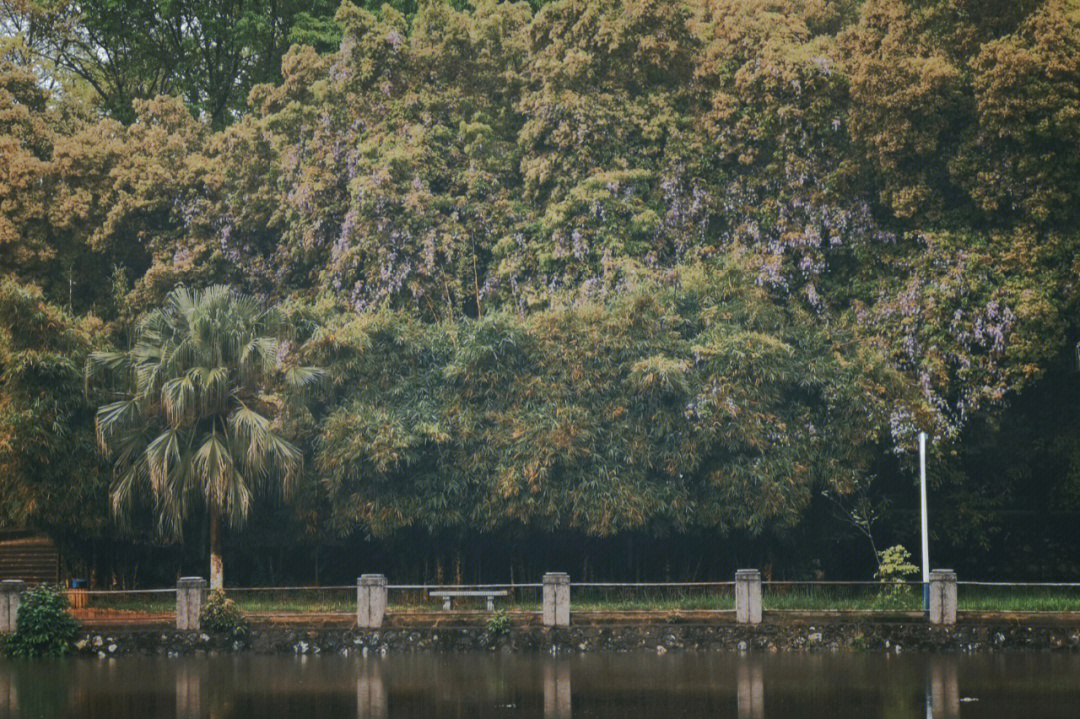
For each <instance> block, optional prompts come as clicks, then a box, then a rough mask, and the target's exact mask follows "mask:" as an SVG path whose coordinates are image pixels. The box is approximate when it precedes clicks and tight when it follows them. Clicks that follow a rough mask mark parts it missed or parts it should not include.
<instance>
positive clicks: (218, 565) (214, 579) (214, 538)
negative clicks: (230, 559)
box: [210, 506, 225, 591]
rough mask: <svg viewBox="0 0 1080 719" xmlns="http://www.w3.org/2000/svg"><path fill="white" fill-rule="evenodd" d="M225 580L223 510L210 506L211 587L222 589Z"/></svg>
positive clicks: (212, 588)
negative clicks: (222, 532) (222, 559)
mask: <svg viewBox="0 0 1080 719" xmlns="http://www.w3.org/2000/svg"><path fill="white" fill-rule="evenodd" d="M224 581H225V568H224V564H223V563H222V561H221V511H220V510H219V509H218V508H217V507H215V506H211V507H210V589H211V591H212V590H214V589H221V588H222V587H223V586H224Z"/></svg>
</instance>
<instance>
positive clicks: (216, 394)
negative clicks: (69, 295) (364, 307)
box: [86, 285, 322, 589]
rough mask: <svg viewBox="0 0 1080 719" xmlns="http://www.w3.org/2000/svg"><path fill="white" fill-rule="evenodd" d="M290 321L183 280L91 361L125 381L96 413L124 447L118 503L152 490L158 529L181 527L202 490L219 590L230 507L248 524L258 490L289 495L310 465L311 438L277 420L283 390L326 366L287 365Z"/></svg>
mask: <svg viewBox="0 0 1080 719" xmlns="http://www.w3.org/2000/svg"><path fill="white" fill-rule="evenodd" d="M287 330H288V323H287V322H286V319H285V316H284V315H283V313H282V312H280V311H279V310H278V309H277V308H270V309H263V308H262V307H260V305H259V303H258V302H257V301H256V300H255V299H254V298H252V297H250V296H247V295H243V294H239V293H237V292H234V291H233V290H231V289H230V288H228V287H225V286H220V285H217V286H213V287H209V288H207V289H205V290H189V289H186V288H184V287H178V288H176V289H174V290H173V291H172V292H171V293H169V296H168V298H167V299H166V302H165V304H164V306H162V307H161V308H159V309H156V310H153V311H151V312H149V313H148V314H146V315H145V316H144V317H143V318H142V319H141V320H140V322H139V323H138V325H137V326H136V329H135V337H134V342H133V346H132V348H131V349H130V350H128V351H126V352H95V353H93V354H92V355H91V356H90V358H89V360H88V362H87V368H86V370H87V380H88V381H89V380H90V379H91V378H93V377H96V376H99V375H107V376H109V377H112V378H114V379H117V380H119V382H120V384H121V389H122V391H121V393H120V394H119V396H118V398H117V399H116V401H114V402H110V403H109V404H106V405H103V406H102V407H100V408H99V409H98V412H97V418H96V422H95V424H96V428H97V437H98V441H99V443H100V444H101V446H102V448H103V450H104V451H105V452H106V453H108V454H110V455H112V456H114V457H115V458H116V466H115V475H114V479H113V483H112V486H111V488H110V500H111V506H112V510H113V512H114V514H115V515H116V516H117V517H119V518H123V517H125V516H127V515H128V514H129V513H130V509H131V506H132V503H133V499H134V497H135V496H136V495H137V494H138V493H139V492H142V491H145V490H149V494H150V495H151V497H152V498H153V502H154V505H155V508H156V510H157V518H158V527H159V530H160V531H161V532H162V533H163V534H166V535H170V536H173V537H176V538H180V537H181V528H182V524H183V520H184V518H185V517H187V516H188V514H189V510H190V508H191V504H192V501H193V500H198V499H201V500H202V501H203V502H204V503H205V506H206V510H207V514H208V515H209V520H210V586H211V588H213V589H217V588H220V587H221V586H222V582H223V574H224V572H223V566H222V559H221V521H222V518H223V517H224V518H225V519H226V520H227V521H228V524H229V525H230V526H232V527H236V526H239V525H240V524H242V523H243V522H244V520H245V519H246V518H247V515H248V511H249V510H250V508H251V502H252V498H253V497H254V496H255V495H257V494H259V493H260V492H266V491H268V490H271V489H273V490H277V491H280V492H281V494H282V495H283V496H286V497H287V496H288V495H289V494H290V492H291V490H292V487H293V485H294V483H295V482H296V480H297V478H298V477H299V476H300V475H301V472H302V471H303V454H302V452H301V451H300V449H299V448H297V447H296V446H295V445H293V444H291V443H290V442H288V441H286V440H285V439H284V438H283V437H281V436H280V435H279V434H278V433H277V432H275V430H274V423H273V421H272V419H273V416H275V415H276V414H277V411H278V410H279V409H280V407H281V404H282V399H281V398H280V397H279V396H278V395H277V394H273V393H272V391H273V389H274V388H275V387H276V386H277V387H279V386H280V385H281V384H284V385H285V386H286V387H287V388H288V389H291V390H304V389H307V388H309V387H311V386H313V385H314V384H315V383H317V382H318V381H319V379H320V378H321V376H322V372H321V370H318V369H316V368H312V367H291V368H287V369H286V368H285V367H284V366H283V364H282V355H283V354H285V353H286V349H287V345H285V344H284V343H283V342H284V338H285V336H286V334H287Z"/></svg>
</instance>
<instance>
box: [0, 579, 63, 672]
mask: <svg viewBox="0 0 1080 719" xmlns="http://www.w3.org/2000/svg"><path fill="white" fill-rule="evenodd" d="M67 609H68V600H67V595H66V594H64V592H63V591H62V590H60V589H58V588H54V587H50V586H48V585H45V584H42V585H40V586H38V587H35V588H33V589H31V590H29V591H28V592H26V593H24V594H23V595H22V602H21V603H20V604H19V614H18V616H17V618H16V621H17V627H16V630H15V633H14V634H12V635H11V638H10V639H8V641H7V644H6V645H5V646H4V650H5V651H6V652H7V654H8V656H12V657H60V656H63V655H65V654H67V652H68V649H69V648H70V646H71V642H72V641H74V639H75V636H76V635H77V634H78V632H79V623H78V622H77V621H76V620H75V617H73V616H71V615H70V614H69V613H68V611H67Z"/></svg>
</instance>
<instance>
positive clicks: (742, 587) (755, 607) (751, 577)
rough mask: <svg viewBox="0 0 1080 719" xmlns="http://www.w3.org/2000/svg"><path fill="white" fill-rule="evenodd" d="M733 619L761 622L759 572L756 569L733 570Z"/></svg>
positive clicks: (745, 622) (753, 622)
mask: <svg viewBox="0 0 1080 719" xmlns="http://www.w3.org/2000/svg"><path fill="white" fill-rule="evenodd" d="M735 621H736V622H738V623H739V624H761V572H759V571H758V570H756V569H739V570H738V571H736V572H735Z"/></svg>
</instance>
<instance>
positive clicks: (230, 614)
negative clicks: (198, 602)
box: [200, 589, 248, 639]
mask: <svg viewBox="0 0 1080 719" xmlns="http://www.w3.org/2000/svg"><path fill="white" fill-rule="evenodd" d="M200 620H201V623H202V628H203V629H205V630H206V631H208V632H215V633H218V634H226V635H228V636H230V637H233V638H235V639H240V638H243V637H245V636H247V632H248V621H247V619H245V618H244V613H243V612H241V611H240V608H239V607H237V606H236V602H234V601H233V600H231V599H229V598H228V597H226V596H225V592H224V591H223V590H221V589H215V590H214V591H212V592H210V596H209V598H208V599H207V600H206V604H205V605H203V608H202V613H201V614H200Z"/></svg>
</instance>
